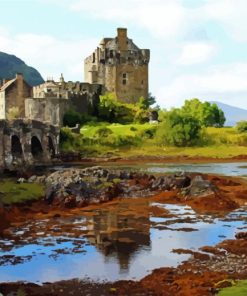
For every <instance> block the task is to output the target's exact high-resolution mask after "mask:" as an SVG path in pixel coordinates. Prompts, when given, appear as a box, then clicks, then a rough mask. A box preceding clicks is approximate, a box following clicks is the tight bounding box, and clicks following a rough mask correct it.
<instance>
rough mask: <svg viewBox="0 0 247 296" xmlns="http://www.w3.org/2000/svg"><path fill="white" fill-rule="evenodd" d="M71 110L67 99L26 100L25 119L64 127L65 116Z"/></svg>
mask: <svg viewBox="0 0 247 296" xmlns="http://www.w3.org/2000/svg"><path fill="white" fill-rule="evenodd" d="M68 109H69V102H68V100H67V99H61V98H49V99H47V98H29V99H26V100H25V117H26V118H28V119H32V120H39V121H41V122H44V123H49V124H51V125H55V126H62V125H63V116H64V114H65V112H66V111H67V110H68Z"/></svg>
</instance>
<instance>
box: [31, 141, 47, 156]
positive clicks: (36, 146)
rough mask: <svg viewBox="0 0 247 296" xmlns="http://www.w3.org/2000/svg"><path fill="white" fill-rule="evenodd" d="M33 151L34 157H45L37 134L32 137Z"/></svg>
mask: <svg viewBox="0 0 247 296" xmlns="http://www.w3.org/2000/svg"><path fill="white" fill-rule="evenodd" d="M31 153H32V156H33V158H35V159H40V158H42V157H43V153H44V151H43V147H42V144H41V142H40V140H39V138H38V137H37V136H32V139H31Z"/></svg>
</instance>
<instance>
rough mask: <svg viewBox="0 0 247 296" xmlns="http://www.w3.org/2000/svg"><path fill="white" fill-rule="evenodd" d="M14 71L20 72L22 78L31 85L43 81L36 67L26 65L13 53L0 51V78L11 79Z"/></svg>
mask: <svg viewBox="0 0 247 296" xmlns="http://www.w3.org/2000/svg"><path fill="white" fill-rule="evenodd" d="M16 73H22V74H23V77H24V79H25V80H26V81H27V83H28V84H29V85H31V86H35V85H38V84H41V83H43V82H44V79H43V78H42V76H41V75H40V73H39V72H38V71H37V70H36V69H34V68H32V67H29V66H27V65H26V64H25V63H24V62H23V61H22V60H21V59H19V58H17V57H16V56H14V55H9V54H7V53H4V52H1V51H0V80H2V79H3V78H7V79H13V78H14V77H15V75H16Z"/></svg>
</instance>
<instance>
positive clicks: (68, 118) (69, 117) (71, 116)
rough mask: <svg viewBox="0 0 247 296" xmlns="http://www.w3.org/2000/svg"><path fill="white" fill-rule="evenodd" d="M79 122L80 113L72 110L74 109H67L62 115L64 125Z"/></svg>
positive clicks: (71, 125)
mask: <svg viewBox="0 0 247 296" xmlns="http://www.w3.org/2000/svg"><path fill="white" fill-rule="evenodd" d="M78 123H79V124H80V123H81V114H80V113H78V112H76V111H74V110H69V111H67V112H66V113H65V114H64V117H63V125H64V126H69V127H73V126H75V125H76V124H78Z"/></svg>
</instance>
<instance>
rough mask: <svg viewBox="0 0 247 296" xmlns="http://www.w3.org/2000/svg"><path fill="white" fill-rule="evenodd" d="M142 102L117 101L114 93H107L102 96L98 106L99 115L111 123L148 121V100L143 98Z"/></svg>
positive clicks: (101, 118)
mask: <svg viewBox="0 0 247 296" xmlns="http://www.w3.org/2000/svg"><path fill="white" fill-rule="evenodd" d="M140 100H141V103H137V104H127V103H122V102H119V101H117V99H116V95H115V94H114V93H106V94H105V95H103V96H100V103H99V106H98V116H99V118H100V120H103V121H107V122H110V123H122V124H126V123H132V122H141V123H144V122H147V121H148V115H149V111H148V107H147V105H145V104H147V101H146V99H144V98H141V99H140Z"/></svg>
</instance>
